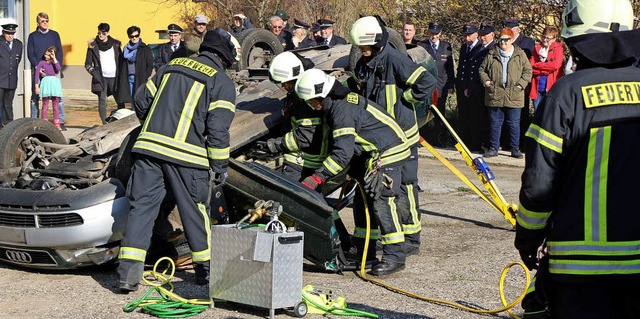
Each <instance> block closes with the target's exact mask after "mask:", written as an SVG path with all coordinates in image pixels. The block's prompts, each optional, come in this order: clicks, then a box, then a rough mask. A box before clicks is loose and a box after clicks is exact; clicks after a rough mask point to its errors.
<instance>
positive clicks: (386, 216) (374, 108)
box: [296, 69, 411, 275]
mask: <svg viewBox="0 0 640 319" xmlns="http://www.w3.org/2000/svg"><path fill="white" fill-rule="evenodd" d="M296 94H298V97H300V98H301V99H302V100H304V101H306V102H307V104H309V106H311V107H312V108H313V109H314V110H322V112H323V114H324V120H325V123H326V125H327V126H328V127H329V128H330V130H331V141H332V143H331V152H330V153H329V156H328V157H327V159H326V160H325V161H324V162H323V164H322V166H321V167H320V168H318V169H317V170H316V171H315V173H314V174H313V175H311V176H308V177H307V178H305V179H304V180H303V181H302V184H304V185H305V186H307V187H309V188H311V189H315V188H317V187H318V186H319V185H320V184H322V183H323V182H324V181H326V180H327V179H329V178H331V177H333V176H335V175H336V174H338V173H339V172H341V171H342V170H343V169H344V168H345V167H346V166H347V164H349V163H351V164H350V170H349V175H350V176H352V177H354V178H355V179H357V180H359V181H360V182H361V183H362V184H363V185H364V186H365V189H366V190H367V193H368V195H369V196H368V198H367V199H368V205H369V207H370V208H371V210H372V212H373V213H374V215H375V217H376V218H375V219H376V221H372V225H371V228H370V229H377V228H378V225H379V226H380V232H381V234H382V237H383V238H387V239H388V241H392V243H389V244H388V245H385V248H384V251H383V256H382V261H381V262H380V263H378V264H376V265H374V266H373V269H372V271H371V274H373V275H386V274H390V273H393V272H396V271H400V270H402V269H404V267H405V252H404V247H403V245H402V243H403V241H404V233H403V232H402V226H401V225H400V223H399V219H398V213H397V211H396V208H395V207H396V205H395V198H396V196H397V195H398V194H399V192H400V181H401V172H400V169H401V167H402V165H403V162H404V160H405V159H407V158H408V157H409V155H410V154H411V152H410V150H409V148H408V144H407V142H406V141H407V138H406V136H405V134H404V132H403V130H402V128H400V126H399V125H398V124H397V123H396V122H395V121H394V120H393V117H392V116H391V115H389V114H387V113H386V110H385V109H384V108H383V107H381V106H379V105H377V104H375V103H373V102H369V101H368V100H367V99H365V98H364V97H362V96H360V95H358V94H356V93H352V92H349V89H347V88H346V87H344V86H342V85H341V84H340V83H339V82H337V81H336V80H335V78H334V77H332V76H328V75H326V74H325V73H324V72H323V71H322V70H318V69H311V70H308V71H306V72H305V73H303V74H302V76H301V77H300V78H299V79H298V82H297V83H296ZM363 203H364V201H363V199H362V198H361V197H359V196H356V198H355V199H354V209H353V210H354V217H355V224H356V227H358V228H360V229H365V226H366V215H364V204H363ZM376 222H377V223H376ZM365 231H366V230H365ZM374 237H375V234H374ZM372 246H373V254H374V256H375V239H374V241H373V245H370V247H372ZM369 256H371V255H369ZM374 258H375V257H374Z"/></svg>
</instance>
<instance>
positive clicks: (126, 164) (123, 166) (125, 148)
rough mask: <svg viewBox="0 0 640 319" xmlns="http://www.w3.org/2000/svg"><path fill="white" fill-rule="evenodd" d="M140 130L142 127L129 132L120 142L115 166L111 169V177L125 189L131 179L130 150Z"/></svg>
mask: <svg viewBox="0 0 640 319" xmlns="http://www.w3.org/2000/svg"><path fill="white" fill-rule="evenodd" d="M141 130H142V127H141V126H138V127H136V128H135V129H133V130H132V131H131V132H129V134H128V135H127V137H125V138H124V140H122V145H120V148H119V149H118V157H116V165H115V167H114V169H113V177H115V178H117V179H118V180H119V181H120V183H122V185H123V186H124V187H125V188H126V187H127V184H128V183H129V177H131V168H132V167H133V158H132V157H131V150H132V149H133V144H135V143H136V140H137V139H138V135H140V131H141Z"/></svg>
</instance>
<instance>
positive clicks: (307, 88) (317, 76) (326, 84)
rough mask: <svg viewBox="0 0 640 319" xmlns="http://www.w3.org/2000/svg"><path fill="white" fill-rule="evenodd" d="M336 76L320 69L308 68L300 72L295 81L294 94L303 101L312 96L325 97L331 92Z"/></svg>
mask: <svg viewBox="0 0 640 319" xmlns="http://www.w3.org/2000/svg"><path fill="white" fill-rule="evenodd" d="M335 81H336V78H335V77H333V76H330V75H328V74H326V73H324V71H322V70H320V69H309V70H307V71H305V72H304V73H302V75H301V76H300V78H299V79H298V82H296V94H298V97H299V98H300V99H302V100H303V101H308V100H311V99H313V98H317V97H322V98H325V97H327V95H328V94H329V92H331V88H332V87H333V83H334V82H335Z"/></svg>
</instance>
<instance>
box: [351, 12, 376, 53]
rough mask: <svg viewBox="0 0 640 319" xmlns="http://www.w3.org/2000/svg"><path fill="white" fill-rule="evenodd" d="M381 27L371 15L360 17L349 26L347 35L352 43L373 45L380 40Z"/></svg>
mask: <svg viewBox="0 0 640 319" xmlns="http://www.w3.org/2000/svg"><path fill="white" fill-rule="evenodd" d="M382 32H383V31H382V27H381V26H380V23H379V22H378V19H376V18H375V17H373V16H368V17H362V18H360V19H358V20H356V22H354V23H353V25H352V26H351V30H350V31H349V37H350V38H351V43H353V44H354V45H358V46H362V45H375V44H376V43H378V42H380V40H382Z"/></svg>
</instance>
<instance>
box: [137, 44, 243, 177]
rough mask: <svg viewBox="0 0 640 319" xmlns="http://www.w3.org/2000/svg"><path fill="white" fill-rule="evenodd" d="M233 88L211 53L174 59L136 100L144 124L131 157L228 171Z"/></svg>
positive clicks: (154, 77) (233, 101)
mask: <svg viewBox="0 0 640 319" xmlns="http://www.w3.org/2000/svg"><path fill="white" fill-rule="evenodd" d="M235 97H236V95H235V88H234V85H233V82H232V81H231V80H230V79H229V77H227V75H226V74H225V73H224V68H223V67H222V64H221V62H220V61H219V60H218V58H217V57H216V56H214V55H213V54H212V53H209V52H204V53H202V54H200V56H198V57H196V58H177V59H174V60H172V61H171V63H169V64H168V65H166V66H165V67H162V68H161V69H160V70H158V73H157V74H156V75H154V76H153V77H152V78H151V79H150V80H149V81H147V84H146V85H145V88H144V89H141V90H138V92H137V93H136V96H135V101H136V103H135V110H136V114H137V116H138V118H140V119H141V120H143V121H144V124H143V125H142V131H141V132H140V136H139V137H138V139H137V141H136V143H135V144H134V147H133V152H136V153H141V154H146V155H149V156H152V157H155V158H160V159H163V160H166V161H168V162H172V163H176V164H179V165H183V166H188V167H195V168H205V169H206V168H211V169H212V170H213V171H214V172H216V173H221V172H224V171H225V170H226V167H227V165H228V161H229V126H230V125H231V121H232V120H233V116H234V113H235Z"/></svg>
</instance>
